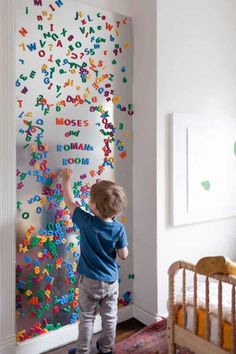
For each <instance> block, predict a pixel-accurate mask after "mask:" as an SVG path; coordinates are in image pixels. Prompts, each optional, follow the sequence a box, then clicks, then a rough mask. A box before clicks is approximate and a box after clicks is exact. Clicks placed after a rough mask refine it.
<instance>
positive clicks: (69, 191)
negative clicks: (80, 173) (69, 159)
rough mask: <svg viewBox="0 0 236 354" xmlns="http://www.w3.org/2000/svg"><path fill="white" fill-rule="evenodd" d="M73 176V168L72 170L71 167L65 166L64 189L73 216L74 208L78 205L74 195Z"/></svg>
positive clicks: (63, 172) (66, 201) (63, 173)
mask: <svg viewBox="0 0 236 354" xmlns="http://www.w3.org/2000/svg"><path fill="white" fill-rule="evenodd" d="M71 176H72V170H70V169H69V168H64V170H63V171H62V185H63V191H64V199H65V203H66V205H67V206H68V208H69V210H70V213H71V216H73V214H74V210H75V208H76V207H77V205H76V203H75V200H74V196H73V191H72V185H71Z"/></svg>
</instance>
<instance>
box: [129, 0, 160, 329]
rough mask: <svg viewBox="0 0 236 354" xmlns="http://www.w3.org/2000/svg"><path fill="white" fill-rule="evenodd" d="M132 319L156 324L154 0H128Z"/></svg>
mask: <svg viewBox="0 0 236 354" xmlns="http://www.w3.org/2000/svg"><path fill="white" fill-rule="evenodd" d="M132 4H133V30H134V89H133V94H134V107H135V115H134V121H133V127H134V150H133V156H134V161H133V168H134V169H133V192H134V196H133V205H134V206H133V242H134V273H135V282H134V298H135V306H134V315H135V317H136V318H138V319H139V320H141V321H143V322H145V323H147V324H148V323H151V322H154V321H155V320H156V319H157V314H158V308H157V234H156V228H157V226H156V224H157V220H156V214H157V210H156V178H157V175H156V0H148V2H147V1H143V0H133V1H132Z"/></svg>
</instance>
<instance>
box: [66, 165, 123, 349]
mask: <svg viewBox="0 0 236 354" xmlns="http://www.w3.org/2000/svg"><path fill="white" fill-rule="evenodd" d="M71 176H72V171H71V170H70V169H64V170H63V172H62V179H63V189H64V198H65V202H66V204H67V206H68V208H69V210H70V212H71V215H72V220H73V223H75V224H76V225H78V227H79V229H80V258H79V264H78V271H79V273H80V279H79V290H80V293H79V307H80V324H79V340H78V349H77V350H76V349H74V348H73V349H71V350H70V351H69V354H75V353H87V354H89V353H90V344H91V340H92V335H93V324H94V319H95V316H96V310H97V306H98V305H99V308H100V314H101V317H102V333H101V336H100V339H99V340H98V341H97V349H98V351H99V353H112V348H113V346H114V343H115V335H116V322H117V300H118V267H117V262H116V255H117V254H118V256H119V257H120V258H121V259H123V260H124V259H126V258H127V256H128V248H127V246H128V242H127V236H126V233H125V230H124V227H123V225H122V224H121V223H119V222H117V221H115V220H113V218H114V216H115V215H117V214H119V213H120V212H121V211H122V210H123V209H124V208H125V207H126V206H127V198H126V195H125V193H124V190H123V188H122V187H120V186H118V185H116V184H115V183H113V182H111V181H105V180H103V181H100V182H98V183H96V184H95V185H93V186H92V188H91V193H90V201H89V206H90V210H91V212H92V213H93V214H94V215H91V214H89V213H87V212H85V211H83V210H82V209H81V208H80V207H78V206H77V204H76V203H75V201H74V197H73V192H72V185H71Z"/></svg>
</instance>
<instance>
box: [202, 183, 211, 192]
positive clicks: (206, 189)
mask: <svg viewBox="0 0 236 354" xmlns="http://www.w3.org/2000/svg"><path fill="white" fill-rule="evenodd" d="M201 186H202V187H203V188H204V190H205V191H209V189H210V186H211V185H210V182H209V181H203V182H202V183H201Z"/></svg>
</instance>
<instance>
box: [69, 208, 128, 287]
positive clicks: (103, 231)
mask: <svg viewBox="0 0 236 354" xmlns="http://www.w3.org/2000/svg"><path fill="white" fill-rule="evenodd" d="M72 221H73V223H74V224H76V225H77V226H78V227H79V229H80V258H79V263H78V271H79V273H80V274H82V275H85V276H86V277H88V278H92V279H96V280H99V281H104V282H114V281H116V280H118V265H117V262H116V251H117V249H120V248H124V247H126V246H128V241H127V235H126V232H125V229H124V226H123V225H122V224H121V223H119V222H117V221H112V222H107V221H103V220H101V219H99V218H97V217H96V216H93V215H91V214H89V213H87V212H85V211H83V210H82V209H80V208H79V207H78V208H76V209H75V210H74V214H73V218H72Z"/></svg>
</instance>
